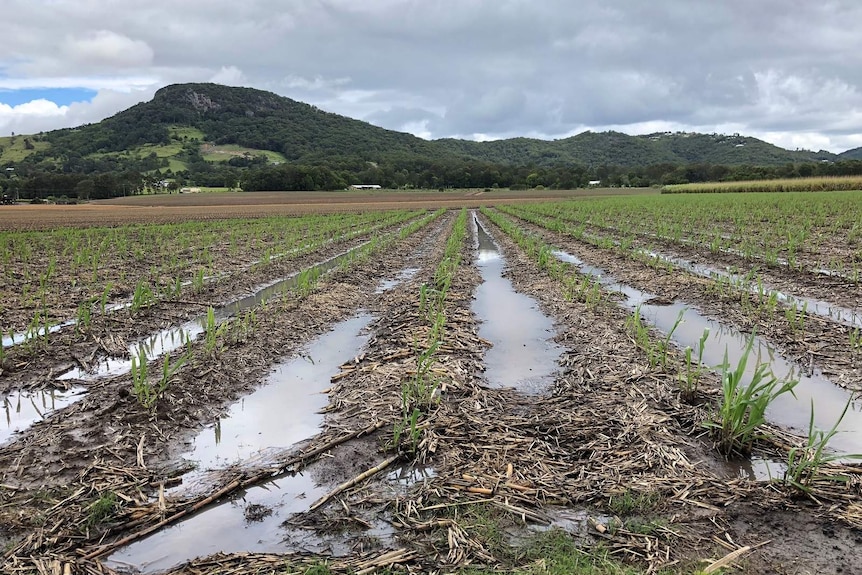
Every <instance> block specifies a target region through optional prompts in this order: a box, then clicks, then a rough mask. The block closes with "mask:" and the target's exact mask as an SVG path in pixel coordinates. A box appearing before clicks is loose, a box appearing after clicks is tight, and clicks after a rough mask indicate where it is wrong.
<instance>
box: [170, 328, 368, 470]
mask: <svg viewBox="0 0 862 575" xmlns="http://www.w3.org/2000/svg"><path fill="white" fill-rule="evenodd" d="M370 322H371V316H370V315H368V314H360V315H357V316H355V317H353V318H350V319H348V320H346V321H343V322H341V323H339V324H337V325H336V326H335V327H334V328H333V329H332V330H331V331H329V332H327V333H324V334H323V335H321V336H320V337H318V338H317V339H315V340H314V341H313V342H312V343H311V344H310V345H308V346H307V347H306V348H304V349H303V350H302V351H301V352H300V353H299V355H298V357H296V358H294V359H291V360H289V361H287V362H285V363H282V364H280V365H278V366H277V367H276V368H275V369H274V370H273V372H272V373H271V374H270V375H269V377H268V378H267V381H266V383H265V384H264V385H263V386H262V387H260V388H259V389H258V390H257V391H255V392H254V393H251V394H250V395H248V396H246V397H244V398H243V399H242V400H240V401H239V402H237V403H235V404H234V405H233V406H232V407H231V408H230V410H229V412H228V413H227V414H226V415H225V416H224V417H222V418H221V419H220V420H219V422H218V423H217V424H216V425H215V426H214V427H212V428H209V429H207V430H205V431H204V432H203V433H201V434H200V435H199V436H198V437H197V438H196V439H195V440H194V442H193V446H192V449H191V451H190V452H189V453H188V455H186V458H188V459H190V460H192V461H195V462H196V463H197V464H198V469H201V470H205V469H212V468H216V467H225V466H226V465H229V464H231V463H236V462H238V461H243V460H247V459H249V458H251V457H259V456H261V455H264V454H265V453H266V451H268V450H271V449H284V448H287V447H290V446H291V445H293V444H295V443H297V442H299V441H302V440H303V439H306V438H308V437H311V436H312V435H314V434H315V433H317V431H318V429H319V428H320V425H321V423H322V422H323V415H321V414H320V413H319V412H320V410H322V409H323V408H325V407H326V406H327V405H328V404H329V398H328V397H327V396H326V395H325V394H323V393H321V392H322V391H324V390H326V389H327V388H328V387H330V382H329V380H330V377H331V376H332V375H333V374H336V373H338V368H339V366H340V365H341V364H343V363H344V362H345V361H348V360H349V359H351V358H353V357H355V356H356V355H358V354H359V352H360V350H361V349H362V347H363V346H364V345H365V343H366V342H367V341H368V337H369V334H367V333H362V332H363V331H364V330H365V328H366V327H367V326H368V324H369V323H370Z"/></svg>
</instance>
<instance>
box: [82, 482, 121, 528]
mask: <svg viewBox="0 0 862 575" xmlns="http://www.w3.org/2000/svg"><path fill="white" fill-rule="evenodd" d="M117 507H118V505H117V495H116V494H115V493H113V492H110V491H109V492H108V493H105V494H104V495H102V496H101V497H99V498H98V499H96V500H95V501H94V502H93V503H91V504H90V506H89V507H88V514H87V528H88V529H89V528H92V527H96V526H98V525H101V524H102V523H104V522H105V521H107V520H109V519H110V518H111V517H113V516H114V513H115V512H116V510H117Z"/></svg>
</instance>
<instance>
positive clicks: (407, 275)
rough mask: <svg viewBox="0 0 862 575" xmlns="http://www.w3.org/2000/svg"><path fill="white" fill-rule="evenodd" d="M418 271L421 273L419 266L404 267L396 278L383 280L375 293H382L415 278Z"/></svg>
mask: <svg viewBox="0 0 862 575" xmlns="http://www.w3.org/2000/svg"><path fill="white" fill-rule="evenodd" d="M417 273H419V268H404V269H403V270H401V271H400V272H398V274H397V275H396V276H395V277H394V278H391V279H384V280H381V281H380V283H379V284H378V285H377V289H376V290H375V291H374V293H378V294H380V293H384V292H387V291H389V290H391V289H393V288H396V287H398V286H399V285H401V284H403V283H404V282H406V281H410V280H411V279H413V278H414V277H415V276H416V274H417Z"/></svg>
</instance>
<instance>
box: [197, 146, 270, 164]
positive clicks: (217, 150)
mask: <svg viewBox="0 0 862 575" xmlns="http://www.w3.org/2000/svg"><path fill="white" fill-rule="evenodd" d="M246 154H248V155H250V156H266V157H267V159H268V160H269V161H270V162H278V163H285V162H287V158H285V157H284V156H283V155H282V154H279V153H278V152H271V151H269V150H255V149H252V148H243V147H242V146H236V145H233V144H227V145H224V146H215V145H213V144H203V145H202V146H201V155H202V156H203V158H204V160H206V161H208V162H226V161H228V160H230V159H231V158H233V157H234V156H244V155H246Z"/></svg>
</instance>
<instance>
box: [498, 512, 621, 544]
mask: <svg viewBox="0 0 862 575" xmlns="http://www.w3.org/2000/svg"><path fill="white" fill-rule="evenodd" d="M545 514H546V515H547V518H548V520H549V523H547V524H542V523H530V524H528V525H526V526H523V527H513V528H509V529H507V530H506V534H507V535H508V537H507V539H508V543H509V544H510V545H512V546H513V547H523V546H526V545H529V544H530V542H531V540H532V539H533V538H534V537H536V535H538V534H540V533H546V532H548V531H551V530H553V529H560V530H562V531H565V532H566V533H568V534H569V535H571V536H572V537H573V538H575V539H577V540H585V539H586V538H587V536H588V535H589V534H590V533H593V532H595V525H596V524H599V525H602V526H604V527H608V526H611V525H612V524H613V523H614V522H615V520H614V518H613V517H610V516H607V515H601V514H597V513H589V512H587V511H584V510H575V509H563V508H556V509H554V508H552V509H548V510H546V511H545Z"/></svg>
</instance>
